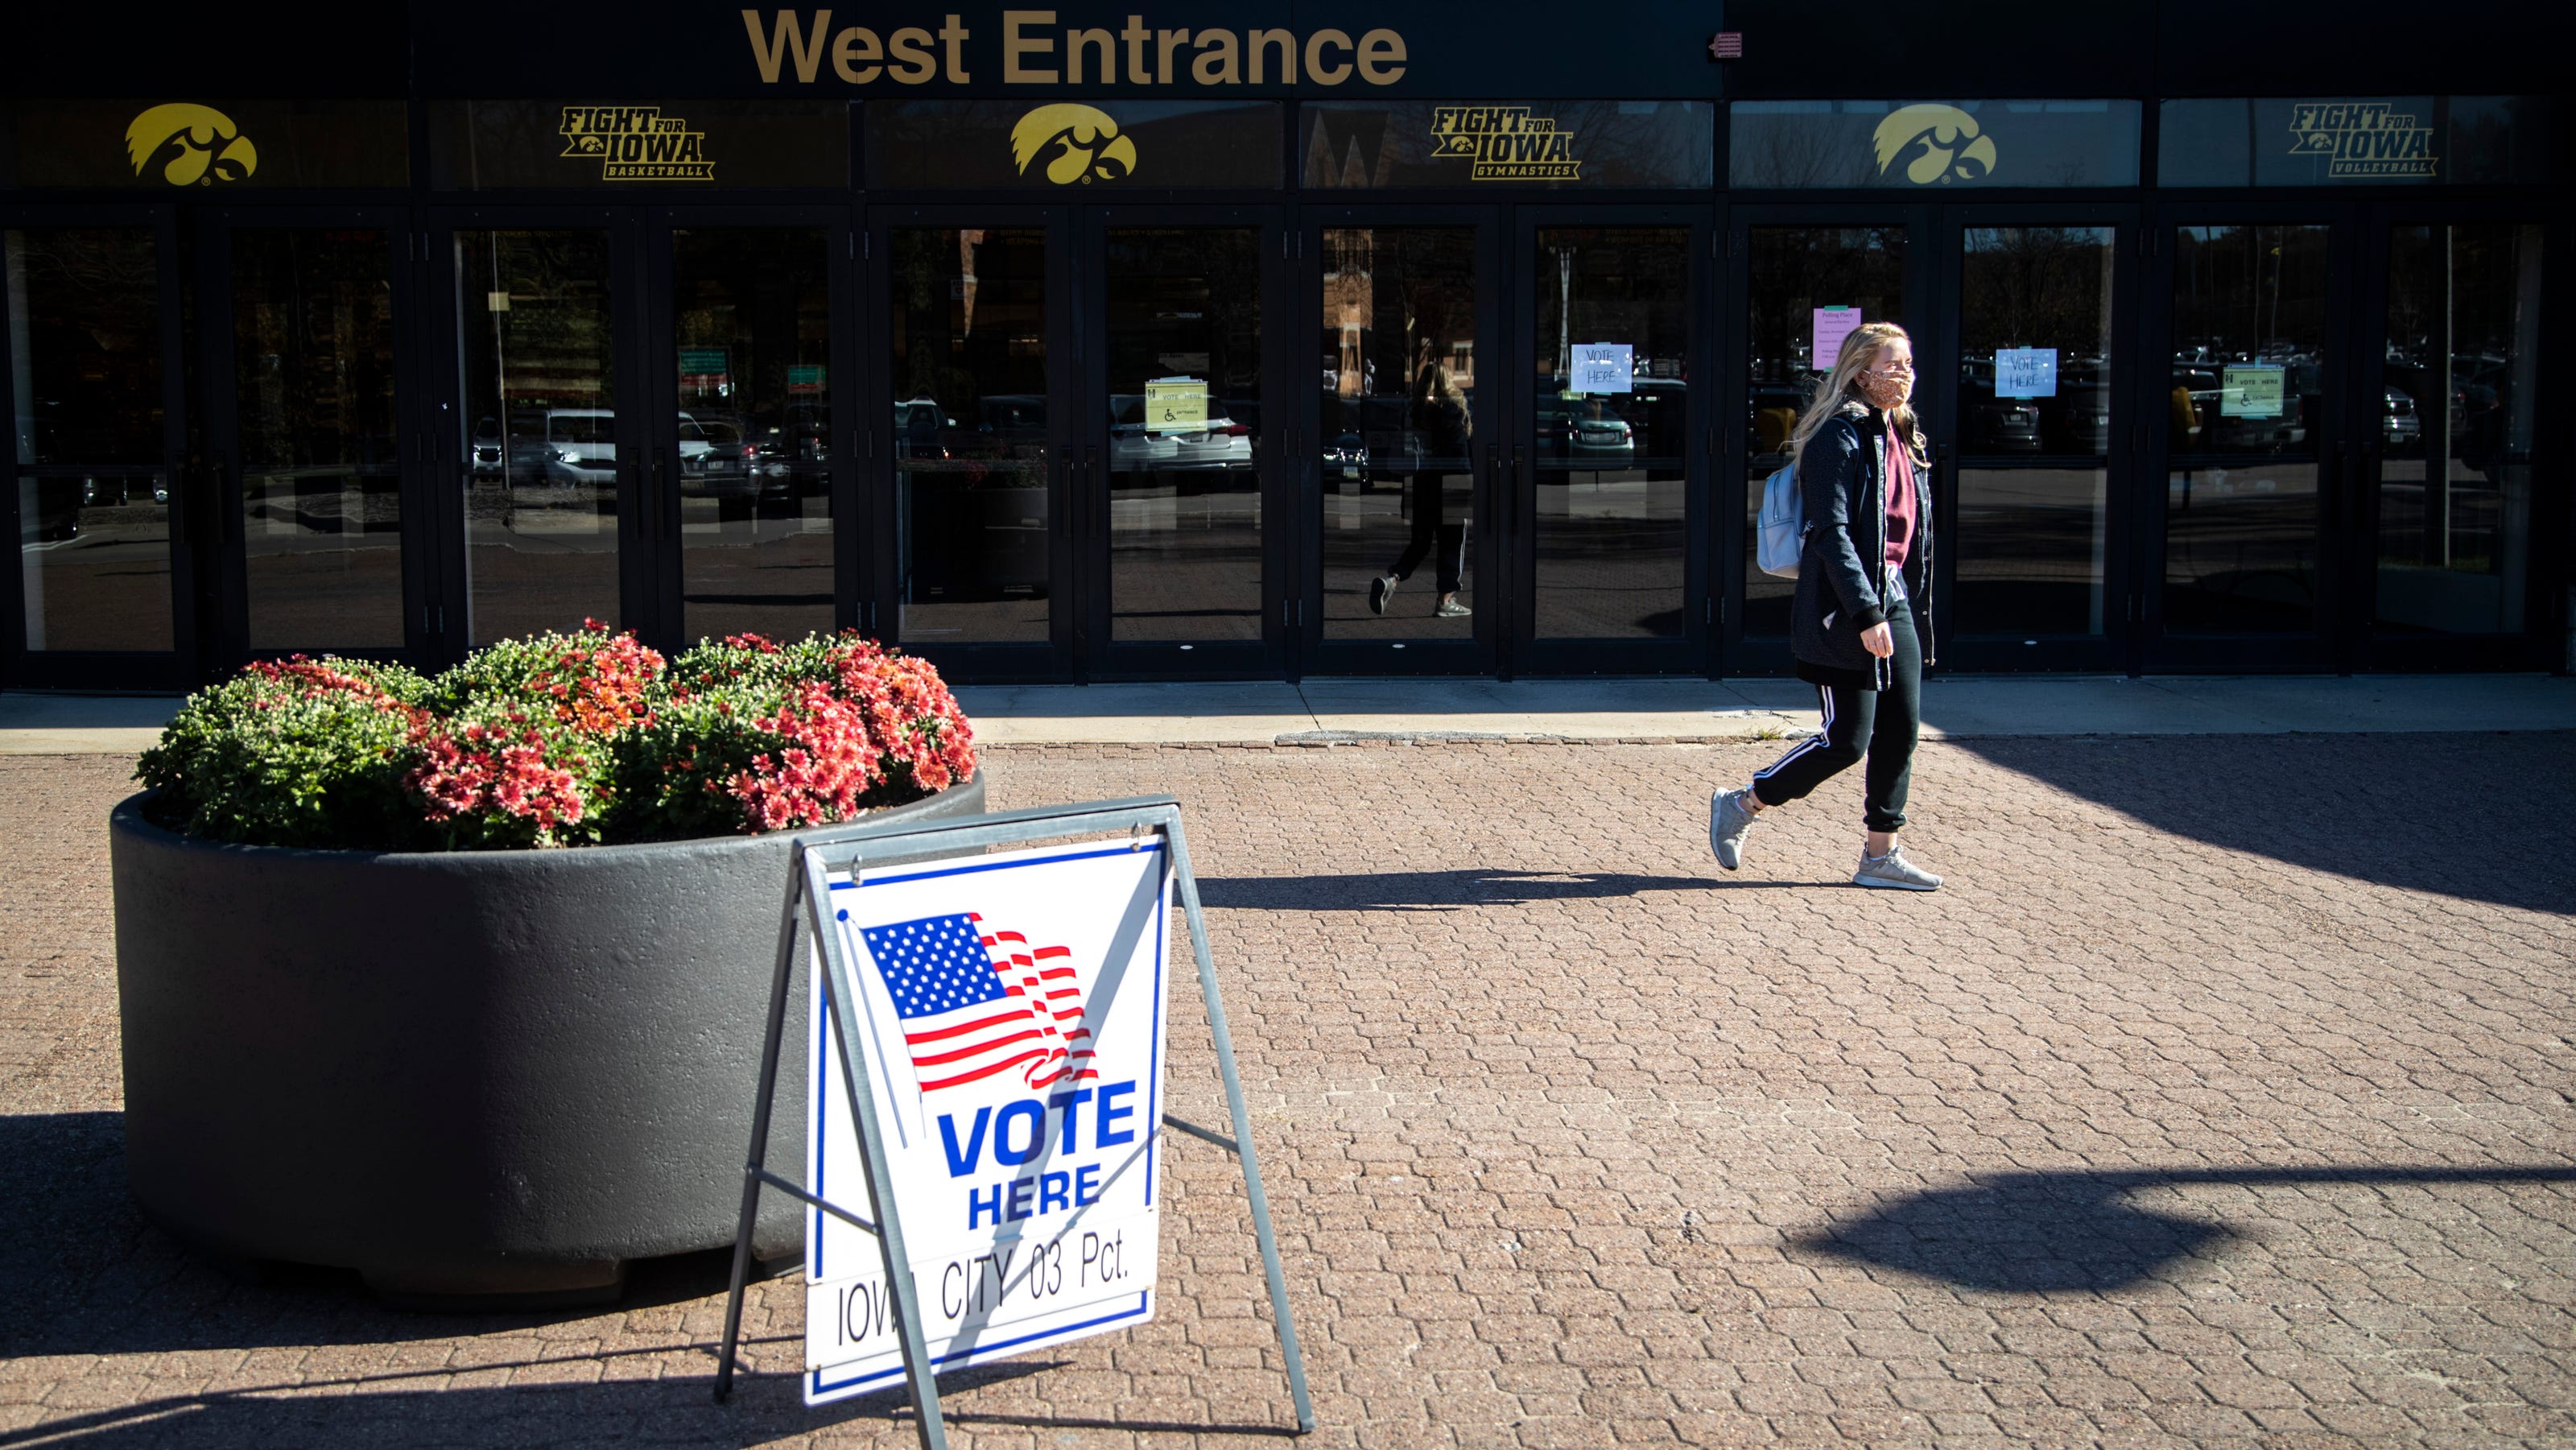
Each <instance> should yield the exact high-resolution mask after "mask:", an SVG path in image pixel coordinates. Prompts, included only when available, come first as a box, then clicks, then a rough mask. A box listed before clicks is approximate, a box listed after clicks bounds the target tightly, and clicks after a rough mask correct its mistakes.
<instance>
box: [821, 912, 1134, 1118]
mask: <svg viewBox="0 0 2576 1450" xmlns="http://www.w3.org/2000/svg"><path fill="white" fill-rule="evenodd" d="M859 935H860V936H861V937H862V938H863V939H864V940H865V941H866V942H867V945H868V954H869V955H870V956H872V957H874V958H875V959H876V964H877V971H878V972H879V973H881V974H882V975H883V976H884V977H885V984H886V991H887V993H888V994H889V995H890V996H892V997H893V998H894V1006H895V1012H896V1014H897V1015H898V1016H900V1017H901V1018H902V1019H903V1040H904V1043H905V1045H906V1046H907V1047H908V1048H909V1049H910V1050H911V1052H912V1071H913V1076H914V1077H915V1078H916V1079H918V1080H919V1081H920V1083H921V1090H922V1091H923V1092H925V1093H929V1092H936V1091H938V1090H939V1089H941V1088H952V1087H961V1086H963V1085H965V1084H967V1083H971V1082H981V1081H982V1080H984V1079H985V1078H988V1077H992V1076H994V1075H996V1074H999V1073H1005V1072H1013V1071H1016V1072H1017V1073H1018V1074H1019V1077H1020V1080H1021V1081H1022V1082H1024V1083H1026V1084H1027V1085H1029V1086H1030V1087H1032V1088H1042V1087H1048V1086H1051V1085H1053V1084H1055V1083H1058V1082H1062V1081H1066V1080H1068V1079H1076V1078H1087V1077H1092V1078H1096V1077H1098V1076H1099V1075H1100V1074H1099V1073H1097V1072H1095V1071H1093V1070H1092V1067H1091V1029H1090V1028H1089V1027H1086V1026H1084V1025H1083V1021H1082V989H1081V987H1080V986H1078V985H1077V984H1076V983H1075V980H1074V974H1073V953H1072V952H1071V951H1070V950H1068V949H1067V948H1064V947H1031V946H1030V945H1029V941H1028V938H1027V937H1025V936H1022V935H1021V934H1020V933H1018V932H1015V931H1001V930H997V929H995V928H992V927H989V926H986V925H985V924H984V919H983V918H982V917H981V916H978V915H976V914H975V913H973V912H961V913H959V914H957V915H955V916H931V917H924V918H922V919H921V920H919V921H899V922H895V923H893V924H891V925H888V926H871V927H866V928H863V929H862V930H861V931H860V933H859Z"/></svg>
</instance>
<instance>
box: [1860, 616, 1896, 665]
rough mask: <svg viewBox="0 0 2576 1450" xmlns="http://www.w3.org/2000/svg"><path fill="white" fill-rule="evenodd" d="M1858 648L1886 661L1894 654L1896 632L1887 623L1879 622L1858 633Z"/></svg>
mask: <svg viewBox="0 0 2576 1450" xmlns="http://www.w3.org/2000/svg"><path fill="white" fill-rule="evenodd" d="M1860 647H1861V648H1862V649H1865V650H1867V651H1869V652H1870V653H1871V654H1874V655H1876V656H1878V657H1879V658H1880V659H1886V658H1887V657H1889V656H1890V655H1893V654H1895V653H1896V631H1895V629H1894V628H1892V627H1891V626H1890V625H1889V624H1888V623H1887V621H1885V620H1880V621H1879V622H1878V623H1876V624H1873V625H1871V626H1870V627H1869V628H1867V629H1864V630H1862V631H1861V632H1860Z"/></svg>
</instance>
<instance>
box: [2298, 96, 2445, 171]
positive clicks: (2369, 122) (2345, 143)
mask: <svg viewBox="0 0 2576 1450" xmlns="http://www.w3.org/2000/svg"><path fill="white" fill-rule="evenodd" d="M2290 154H2291V155H2293V156H2323V157H2325V158H2326V175H2327V177H2328V178H2330V179H2334V180H2342V179H2345V178H2358V177H2365V176H2413V177H2428V176H2431V175H2432V174H2433V168H2434V167H2435V166H2436V165H2438V164H2439V163H2440V160H2441V158H2439V157H2437V156H2435V155H2434V154H2433V128H2432V127H2430V126H2419V125H2417V124H2416V123H2415V115H2414V113H2413V112H2411V111H2401V110H2398V109H2397V108H2396V107H2394V106H2392V105H2389V104H2388V103H2387V102H2385V101H2361V102H2353V103H2348V104H2337V103H2329V102H2321V101H2320V102H2307V101H2303V102H2301V103H2299V104H2298V105H2297V106H2295V107H2293V108H2291V111H2290Z"/></svg>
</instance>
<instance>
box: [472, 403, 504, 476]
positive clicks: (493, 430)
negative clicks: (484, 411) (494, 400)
mask: <svg viewBox="0 0 2576 1450" xmlns="http://www.w3.org/2000/svg"><path fill="white" fill-rule="evenodd" d="M501 449H502V442H501V420H500V419H498V418H478V419H476V420H475V423H474V437H473V438H472V439H471V440H470V441H469V442H468V443H467V444H466V446H465V456H466V458H467V460H468V462H467V469H468V472H469V473H470V474H471V475H472V476H473V477H475V478H499V477H500V476H501Z"/></svg>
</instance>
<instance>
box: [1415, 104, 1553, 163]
mask: <svg viewBox="0 0 2576 1450" xmlns="http://www.w3.org/2000/svg"><path fill="white" fill-rule="evenodd" d="M1431 139H1432V142H1433V143H1434V144H1433V145H1432V148H1431V154H1432V155H1433V156H1435V157H1441V156H1449V157H1458V158H1462V159H1464V160H1466V161H1467V162H1468V163H1469V165H1468V167H1467V179H1468V180H1469V181H1578V180H1581V179H1582V172H1583V163H1582V162H1580V161H1577V160H1575V159H1574V133H1573V132H1571V131H1560V130H1558V129H1556V118H1555V117H1553V116H1533V115H1531V114H1530V108H1529V107H1527V106H1438V107H1434V108H1433V110H1432V112H1431Z"/></svg>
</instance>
